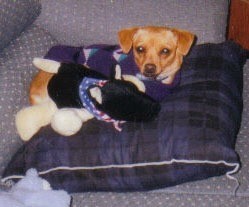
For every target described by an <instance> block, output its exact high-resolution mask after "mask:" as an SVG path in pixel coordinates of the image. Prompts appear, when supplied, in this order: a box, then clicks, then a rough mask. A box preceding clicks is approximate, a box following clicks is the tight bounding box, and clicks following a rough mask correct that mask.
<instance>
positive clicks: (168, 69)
mask: <svg viewBox="0 0 249 207" xmlns="http://www.w3.org/2000/svg"><path fill="white" fill-rule="evenodd" d="M118 37H119V43H120V47H121V48H122V50H123V52H124V53H128V52H129V51H130V50H131V49H133V53H134V59H135V62H136V64H137V65H138V67H139V69H140V71H141V73H142V74H143V75H144V76H146V77H149V78H154V79H158V80H162V79H164V78H166V77H168V76H172V75H174V74H175V73H176V72H177V71H178V70H179V69H180V67H181V64H182V60H183V56H185V55H186V54H187V53H188V52H189V50H190V48H191V45H192V43H193V41H194V35H193V34H192V33H190V32H188V31H184V30H178V29H173V28H167V27H154V26H148V27H135V28H128V29H124V30H121V31H120V32H119V33H118Z"/></svg>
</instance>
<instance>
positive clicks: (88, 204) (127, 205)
mask: <svg viewBox="0 0 249 207" xmlns="http://www.w3.org/2000/svg"><path fill="white" fill-rule="evenodd" d="M79 206H80V207H97V206H98V207H119V206H122V207H142V206H149V207H151V206H153V207H165V206H167V207H221V206H222V207H248V199H247V198H245V197H241V196H238V197H235V196H226V195H209V194H206V195H191V194H189V193H186V194H181V193H175V194H174V193H169V194H167V193H148V192H132V193H81V194H74V195H73V203H72V207H79Z"/></svg>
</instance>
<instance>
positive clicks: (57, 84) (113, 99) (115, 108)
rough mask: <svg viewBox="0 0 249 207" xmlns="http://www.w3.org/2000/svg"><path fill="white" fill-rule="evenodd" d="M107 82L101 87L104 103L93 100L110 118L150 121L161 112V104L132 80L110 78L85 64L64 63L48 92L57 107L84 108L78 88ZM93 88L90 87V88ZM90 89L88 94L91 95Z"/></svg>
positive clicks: (50, 83) (49, 85)
mask: <svg viewBox="0 0 249 207" xmlns="http://www.w3.org/2000/svg"><path fill="white" fill-rule="evenodd" d="M85 77H88V78H94V79H100V80H107V82H106V83H105V84H104V85H103V86H102V87H99V88H100V90H101V96H102V103H101V104H100V103H98V102H97V101H96V100H95V99H94V98H92V102H93V103H94V105H95V106H96V108H97V109H98V110H100V111H102V112H104V113H106V114H107V115H109V116H110V117H111V118H113V119H116V120H124V121H149V120H152V119H153V118H155V116H156V115H157V114H158V112H159V111H160V104H159V103H158V102H156V101H154V100H153V99H152V98H151V97H149V96H148V95H146V94H145V93H142V92H140V91H139V90H138V88H137V87H136V86H135V85H134V84H133V83H132V82H129V81H124V80H116V79H110V80H109V79H108V78H107V77H105V76H104V75H102V74H101V73H98V72H96V71H94V70H91V69H88V68H86V67H85V66H83V65H77V64H67V63H62V64H61V66H60V68H59V70H58V73H57V74H55V75H54V76H53V77H52V79H51V80H50V82H49V84H48V93H49V96H50V97H51V98H52V100H53V101H54V102H55V103H56V105H57V107H58V108H64V107H72V108H83V107H84V106H83V103H82V101H81V99H80V96H79V86H80V84H81V82H82V80H83V79H84V78H85ZM89 89H90V88H89ZM89 89H88V92H89Z"/></svg>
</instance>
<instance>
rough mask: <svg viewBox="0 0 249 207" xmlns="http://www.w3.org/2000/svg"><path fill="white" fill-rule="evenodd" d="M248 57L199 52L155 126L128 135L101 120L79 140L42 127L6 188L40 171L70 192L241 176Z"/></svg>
mask: <svg viewBox="0 0 249 207" xmlns="http://www.w3.org/2000/svg"><path fill="white" fill-rule="evenodd" d="M246 55H247V54H246V52H245V51H244V50H243V49H242V48H241V47H239V46H238V45H236V44H235V43H233V42H224V43H221V44H204V45H198V46H195V47H194V48H193V49H192V51H191V53H190V54H189V55H188V56H187V57H186V58H185V60H184V64H183V66H182V71H181V83H180V85H179V86H177V87H176V88H175V89H174V91H173V93H172V94H170V95H169V96H167V97H166V98H165V99H164V101H163V102H162V103H161V107H162V109H161V112H160V114H159V116H158V117H157V119H156V120H155V121H153V122H149V123H126V124H124V125H123V131H122V132H117V131H116V130H114V129H113V127H112V126H110V125H108V124H107V123H105V122H100V121H98V120H96V119H93V120H91V121H88V122H87V123H85V124H84V125H83V127H82V129H81V131H80V132H79V133H77V134H76V135H74V136H73V137H70V138H69V137H63V136H60V135H58V134H56V133H55V132H54V131H53V130H52V129H51V128H50V127H44V128H43V129H42V130H41V131H40V132H39V133H38V134H37V135H35V136H34V137H33V139H32V140H30V141H29V142H27V143H26V144H24V146H23V147H22V148H21V149H19V151H18V152H17V153H16V154H15V156H14V157H13V158H12V161H11V162H10V163H9V165H8V167H7V168H6V170H5V172H4V174H3V177H4V180H8V179H11V178H12V179H14V178H19V177H20V176H22V175H24V174H25V172H26V170H28V169H29V168H36V169H37V170H38V171H39V172H40V175H41V176H42V177H43V178H45V179H47V180H48V181H49V182H50V183H51V185H52V187H53V188H55V189H61V188H63V189H66V190H67V191H68V192H82V191H129V190H132V191H133V190H149V189H155V188H160V187H166V186H172V185H176V184H180V183H183V182H187V181H193V180H199V179H204V178H208V177H211V176H218V175H223V174H226V175H227V176H228V177H230V178H231V174H232V173H234V172H236V171H238V169H239V165H240V163H239V157H238V154H237V153H236V152H235V150H234V147H235V142H236V137H237V133H238V130H239V128H240V122H241V112H242V86H243V70H242V68H243V65H244V63H245V60H246Z"/></svg>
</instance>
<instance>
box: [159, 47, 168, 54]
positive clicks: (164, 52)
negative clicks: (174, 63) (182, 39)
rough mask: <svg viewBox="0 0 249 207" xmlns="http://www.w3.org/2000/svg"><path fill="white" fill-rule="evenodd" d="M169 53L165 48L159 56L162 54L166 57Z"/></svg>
mask: <svg viewBox="0 0 249 207" xmlns="http://www.w3.org/2000/svg"><path fill="white" fill-rule="evenodd" d="M168 53H169V50H168V49H167V48H163V49H162V50H161V54H163V55H166V54H168Z"/></svg>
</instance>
